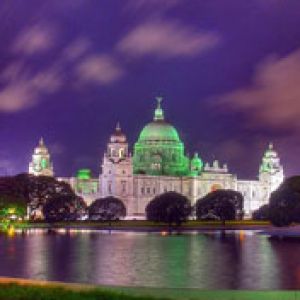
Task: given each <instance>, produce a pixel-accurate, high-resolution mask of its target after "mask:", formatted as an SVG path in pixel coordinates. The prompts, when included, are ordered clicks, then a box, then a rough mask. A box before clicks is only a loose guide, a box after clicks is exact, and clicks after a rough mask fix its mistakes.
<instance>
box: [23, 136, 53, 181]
mask: <svg viewBox="0 0 300 300" xmlns="http://www.w3.org/2000/svg"><path fill="white" fill-rule="evenodd" d="M28 173H29V174H33V175H36V176H40V175H42V176H53V175H54V172H53V164H52V162H51V160H50V154H49V151H48V148H47V147H46V146H45V143H44V140H43V138H41V139H40V141H39V144H38V146H37V147H35V149H34V153H33V155H32V160H31V162H30V163H29V170H28Z"/></svg>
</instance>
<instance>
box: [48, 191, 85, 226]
mask: <svg viewBox="0 0 300 300" xmlns="http://www.w3.org/2000/svg"><path fill="white" fill-rule="evenodd" d="M85 210H86V204H85V202H84V201H83V199H82V198H81V197H78V196H70V195H61V196H56V197H55V198H52V199H48V201H47V202H46V204H45V205H44V206H43V215H44V218H45V220H46V221H47V222H61V221H73V220H77V219H78V218H79V217H80V216H81V215H82V214H83V213H84V212H85Z"/></svg>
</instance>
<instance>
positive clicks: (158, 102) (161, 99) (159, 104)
mask: <svg viewBox="0 0 300 300" xmlns="http://www.w3.org/2000/svg"><path fill="white" fill-rule="evenodd" d="M163 99H164V98H163V97H161V96H159V97H156V100H157V108H161V102H162V101H163Z"/></svg>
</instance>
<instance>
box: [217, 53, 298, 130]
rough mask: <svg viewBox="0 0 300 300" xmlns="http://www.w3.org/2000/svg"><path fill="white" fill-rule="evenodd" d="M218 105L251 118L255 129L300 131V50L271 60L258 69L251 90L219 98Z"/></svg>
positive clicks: (235, 92)
mask: <svg viewBox="0 0 300 300" xmlns="http://www.w3.org/2000/svg"><path fill="white" fill-rule="evenodd" d="M217 103H218V105H219V106H221V107H222V108H223V109H226V110H227V111H228V110H230V111H234V112H241V113H245V114H247V115H248V116H249V122H250V125H252V126H255V127H256V126H268V127H270V128H275V129H293V128H299V127H300V122H299V120H300V50H297V51H295V52H293V53H290V54H289V55H287V56H285V57H281V58H278V57H274V56H271V57H268V58H267V59H266V60H265V61H263V62H262V63H261V64H260V65H259V66H258V68H257V69H256V72H255V74H254V78H253V83H252V84H251V85H250V86H248V87H245V88H241V89H237V90H235V91H232V92H230V93H227V94H225V95H222V96H221V97H218V101H217Z"/></svg>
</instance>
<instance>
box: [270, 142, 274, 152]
mask: <svg viewBox="0 0 300 300" xmlns="http://www.w3.org/2000/svg"><path fill="white" fill-rule="evenodd" d="M269 150H273V143H272V142H270V143H269Z"/></svg>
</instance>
